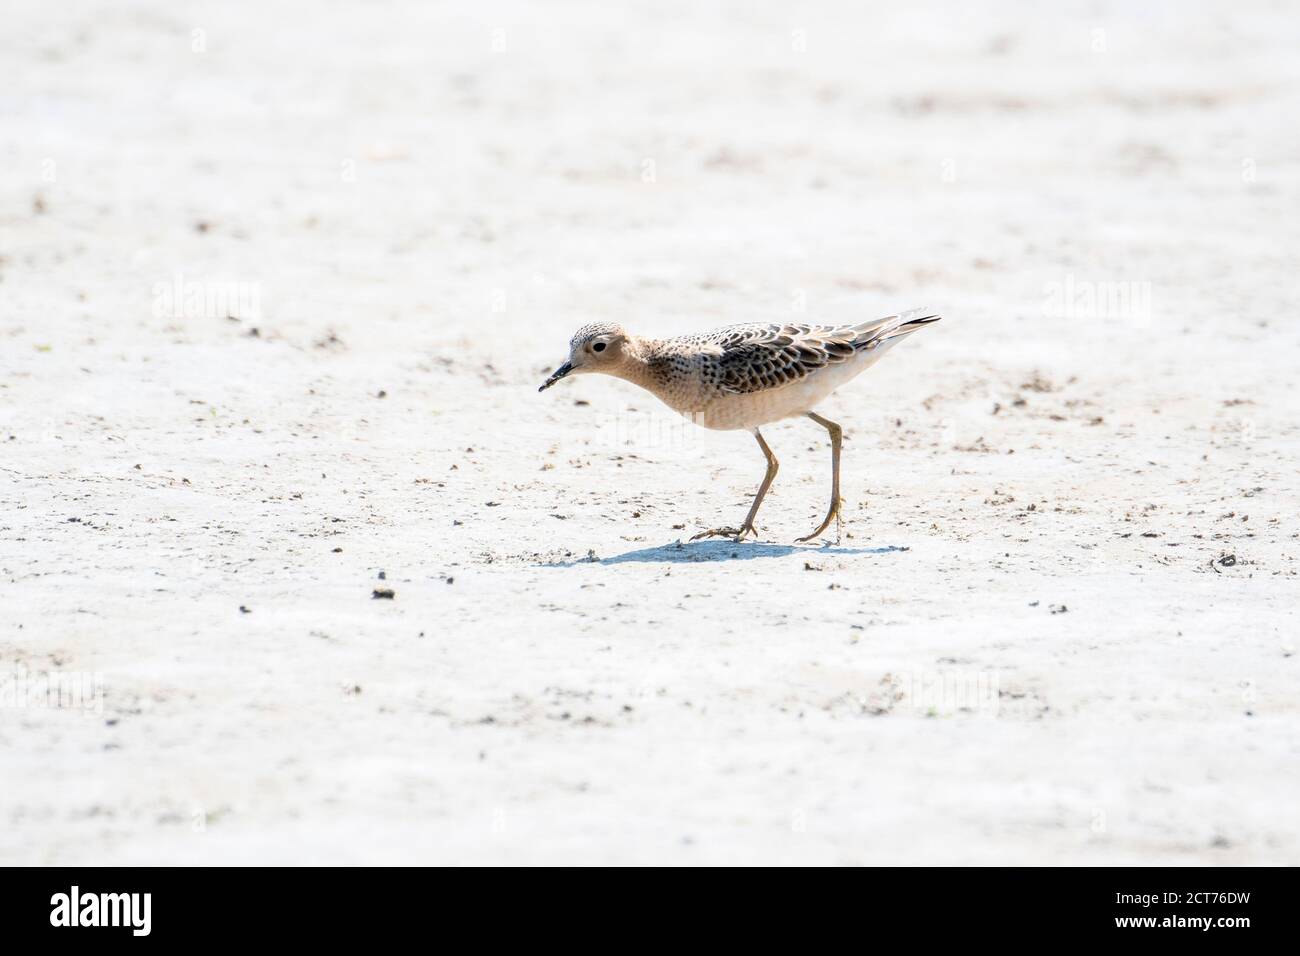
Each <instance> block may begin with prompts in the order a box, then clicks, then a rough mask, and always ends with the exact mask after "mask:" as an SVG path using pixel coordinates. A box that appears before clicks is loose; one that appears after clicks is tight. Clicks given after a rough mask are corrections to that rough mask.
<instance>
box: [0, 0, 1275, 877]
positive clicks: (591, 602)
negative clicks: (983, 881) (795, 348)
mask: <svg viewBox="0 0 1300 956" xmlns="http://www.w3.org/2000/svg"><path fill="white" fill-rule="evenodd" d="M1135 6H1138V5H1133V4H1126V3H1118V2H1116V3H1090V4H1069V5H1055V4H1053V5H1040V7H1041V9H1037V8H1034V7H1032V6H1031V5H1029V4H1007V5H1002V4H963V5H961V9H960V11H947V12H945V11H943V10H942V8H936V9H935V10H924V9H920V8H917V7H916V6H915V5H912V4H873V5H870V7H867V6H866V5H863V4H858V3H847V2H846V3H843V4H827V5H823V4H816V3H811V4H799V5H785V4H780V3H768V4H763V5H757V4H753V3H739V2H737V3H732V4H728V5H725V6H723V7H718V8H714V7H713V5H706V4H691V3H665V2H657V3H653V4H640V5H636V6H629V5H625V4H604V3H595V2H592V3H565V4H558V3H551V4H538V3H524V2H519V3H506V4H499V3H474V4H465V5H450V4H447V5H435V4H416V3H387V4H385V3H370V4H357V5H350V6H349V5H344V4H339V3H306V2H302V3H274V4H270V3H247V4H242V3H215V2H213V3H163V2H161V0H158V2H150V3H140V2H134V3H132V2H123V0H112V2H108V0H105V2H94V3H64V4H51V3H43V2H42V3H37V2H34V0H22V2H16V3H15V2H11V3H9V4H8V5H7V6H6V11H5V21H6V23H5V29H4V30H3V32H0V73H2V74H3V80H4V82H3V85H2V87H0V90H2V92H0V148H2V149H3V165H2V177H0V256H2V257H3V258H2V260H0V308H2V309H3V315H2V320H0V321H2V324H0V336H2V337H0V479H2V480H0V500H2V504H3V511H2V512H0V571H2V573H3V574H2V576H3V581H2V583H0V665H2V666H3V669H2V670H0V676H3V677H5V679H6V684H7V688H8V689H7V690H5V693H6V698H5V702H6V706H4V707H0V780H3V785H0V859H3V860H4V861H5V862H17V863H155V862H162V863H236V862H268V863H269V862H276V863H282V862H292V863H322V862H357V863H360V862H384V863H393V862H430V863H432V862H456V863H494V862H512V863H542V862H573V863H631V862H650V863H683V864H685V863H726V862H739V863H758V862H788V863H905V864H906V863H939V862H956V863H1041V864H1066V863H1093V864H1100V863H1121V864H1153V863H1175V864H1220V863H1223V864H1226V863H1270V864H1281V863H1296V862H1300V811H1298V810H1297V802H1296V793H1297V788H1298V787H1300V723H1298V722H1297V718H1298V716H1300V707H1298V701H1300V696H1298V694H1297V690H1298V684H1297V669H1298V668H1300V659H1298V658H1297V657H1296V656H1295V648H1296V645H1297V643H1298V641H1297V634H1296V624H1297V616H1296V608H1297V604H1298V601H1297V598H1298V596H1300V595H1298V593H1297V592H1298V588H1297V577H1296V574H1297V569H1298V567H1300V563H1298V560H1297V559H1298V558H1300V540H1297V502H1298V501H1300V481H1298V480H1297V478H1298V475H1297V471H1298V466H1297V451H1300V426H1298V425H1297V412H1298V411H1300V396H1298V395H1297V390H1296V365H1297V358H1298V356H1300V351H1298V346H1300V331H1298V329H1297V322H1296V315H1295V308H1296V293H1297V259H1296V253H1297V249H1298V248H1300V217H1297V215H1296V211H1297V208H1300V206H1298V203H1297V200H1298V199H1300V134H1298V133H1297V125H1296V117H1297V116H1300V93H1298V90H1300V56H1298V55H1297V50H1298V49H1300V19H1298V18H1297V17H1296V16H1295V15H1294V11H1293V9H1289V7H1288V5H1287V4H1284V3H1263V2H1243V3H1234V4H1209V3H1207V4H1204V5H1200V6H1198V5H1195V4H1189V3H1172V2H1171V3H1167V4H1142V5H1141V6H1142V7H1144V8H1145V12H1136V11H1134V10H1133V9H1132V8H1133V7H1135ZM704 7H709V8H710V9H709V10H708V11H707V12H706V11H705V10H704V9H702V8H704ZM196 29H197V30H201V31H203V32H202V33H198V34H196V33H194V32H193V31H195V30H196ZM196 47H197V48H198V49H197V50H196V49H195V48H196ZM178 277H179V280H178ZM177 281H180V282H181V283H194V284H196V286H195V287H196V289H197V290H198V292H199V293H201V294H202V296H206V298H203V299H202V301H200V300H199V299H195V300H193V301H185V302H182V303H180V304H179V306H176V307H173V304H172V303H170V302H169V301H168V297H167V294H166V292H165V290H166V289H167V288H169V287H170V286H171V285H172V284H173V283H175V282H177ZM227 283H247V284H249V285H248V287H247V289H246V291H249V290H251V293H252V294H250V295H246V296H244V297H243V298H242V299H241V300H239V301H235V302H234V303H233V304H231V303H229V302H226V301H224V300H223V299H222V294H223V291H224V290H225V289H226V288H227V287H226V285H225V284H227ZM1067 290H1068V291H1067ZM1110 292H1116V293H1117V294H1118V293H1121V292H1122V293H1125V294H1126V295H1127V296H1128V297H1127V298H1116V299H1114V300H1107V298H1106V296H1105V293H1110ZM1097 293H1102V294H1103V295H1102V297H1101V298H1100V299H1098V298H1093V296H1094V294H1097ZM914 306H916V307H930V308H933V309H935V310H936V311H941V312H942V313H943V314H944V315H945V316H946V320H945V321H944V322H943V323H941V324H939V325H937V326H935V327H934V328H933V329H927V330H926V331H925V332H924V333H922V334H919V335H917V336H915V337H914V338H913V339H911V340H910V341H909V342H907V343H906V344H905V345H904V346H903V347H901V348H899V349H897V350H896V351H895V352H893V353H892V354H891V355H890V356H889V357H888V358H887V359H886V360H885V361H884V362H883V363H882V364H881V365H879V366H878V367H877V368H876V369H874V370H873V371H872V372H871V373H869V374H868V375H866V376H864V377H863V378H861V379H859V380H858V381H856V382H854V383H852V384H851V385H850V386H848V387H846V388H845V389H843V390H842V391H841V392H840V393H839V395H837V396H836V397H835V398H833V399H832V400H831V401H830V402H829V403H827V405H826V406H824V409H823V411H824V412H825V414H827V415H828V416H830V417H832V418H835V419H838V420H840V421H842V422H843V423H844V425H845V427H846V430H847V444H846V461H845V473H844V480H845V489H844V490H845V496H846V499H847V508H846V515H847V519H848V520H847V525H846V531H847V534H846V536H845V538H844V539H843V541H842V543H841V546H840V547H827V548H825V549H822V548H817V547H792V546H791V545H790V544H789V542H790V541H791V540H792V539H793V538H794V537H795V536H797V535H799V534H803V533H806V532H807V531H809V530H811V528H812V527H813V526H814V524H815V523H816V520H817V518H818V517H819V515H820V513H821V511H822V509H823V508H824V507H825V499H826V497H827V494H828V477H829V475H828V471H829V467H828V466H829V452H828V449H827V444H826V441H825V437H824V433H822V432H821V431H820V430H818V429H817V428H816V427H815V426H814V425H812V424H811V423H809V422H790V423H785V424H781V425H778V426H774V427H772V428H770V429H769V430H768V437H769V440H770V441H771V443H772V445H773V446H774V448H775V450H776V452H777V454H778V455H779V456H780V458H781V460H782V471H781V474H780V477H779V479H778V481H777V484H776V486H775V490H774V491H773V493H772V495H771V497H770V498H769V499H768V502H767V505H766V508H765V511H764V512H763V514H762V516H761V519H760V524H761V525H762V530H763V532H764V542H763V543H760V544H746V545H743V546H735V545H732V544H730V543H728V542H711V543H704V544H689V543H686V544H684V545H681V546H680V547H679V546H678V545H677V543H676V542H678V540H679V539H683V540H684V539H686V538H689V536H690V534H691V533H693V532H694V531H697V530H700V529H701V528H704V527H708V526H710V525H712V524H716V523H719V522H726V523H734V522H735V521H737V520H739V518H740V517H741V516H742V515H743V512H744V509H745V507H746V503H747V500H748V496H749V495H750V494H751V493H752V491H753V488H754V486H755V485H756V484H757V482H758V479H759V477H760V476H761V472H762V461H761V458H760V456H759V454H758V451H757V449H756V448H755V447H754V444H753V441H752V439H751V438H749V437H748V436H747V435H745V434H744V433H708V432H702V431H694V430H692V429H690V428H689V427H688V426H685V425H682V424H680V423H679V422H677V421H675V420H674V419H673V418H672V417H671V416H670V415H669V414H668V413H667V412H666V411H663V410H661V409H660V408H659V407H658V406H657V404H656V402H655V401H654V400H653V399H652V398H650V397H649V396H648V395H646V394H644V393H639V392H637V391H636V390H634V389H633V388H632V387H631V386H628V385H626V384H624V383H620V382H615V381H612V380H598V379H593V378H587V379H584V380H581V381H575V382H572V383H569V384H567V385H566V386H564V387H562V388H557V389H554V390H552V391H550V392H547V393H546V394H544V395H537V394H536V392H535V389H536V386H537V384H538V383H539V382H540V381H541V379H542V377H543V376H544V374H545V373H546V372H547V371H548V370H549V369H550V368H552V367H553V366H554V365H555V364H557V363H558V362H559V361H561V360H562V359H563V358H564V357H565V350H566V343H567V341H568V337H569V335H570V334H571V332H572V331H573V329H574V328H576V327H577V326H578V325H581V324H583V323H585V322H589V321H596V320H606V319H619V320H622V321H624V322H625V323H627V324H628V325H630V326H632V327H634V328H636V329H639V330H642V331H645V332H649V333H656V334H669V333H675V332H679V331H686V330H692V329H698V328H707V327H710V326H715V325H721V324H726V323H729V322H736V321H748V320H760V319H761V320H771V321H789V320H802V321H817V320H834V321H848V320H861V319H867V318H873V317H876V316H879V315H885V314H889V313H890V312H893V311H897V310H898V309H901V308H910V307H914ZM231 312H233V313H234V316H233V318H227V314H228V313H231ZM254 330H256V333H254ZM381 392H382V393H384V397H380V393H381ZM1230 555H1231V556H1235V563H1233V561H1232V559H1230V558H1228V556H1230ZM381 570H382V571H384V572H385V573H386V578H387V580H386V582H380V581H379V580H378V575H379V573H380V571H381ZM384 585H387V586H391V587H392V588H393V589H394V590H395V592H396V597H395V599H393V600H391V601H386V600H375V599H372V597H371V594H372V589H373V588H375V587H379V586H384ZM241 606H243V607H245V608H247V609H248V613H241V611H240V608H241ZM1062 607H1064V608H1065V610H1064V611H1061V610H1060V609H1061V608H1062ZM50 675H54V678H53V679H55V680H61V681H63V685H62V686H64V687H65V689H66V686H67V684H68V682H70V681H75V680H77V679H81V678H84V679H85V680H86V681H87V682H88V684H87V686H88V687H90V688H92V689H93V688H95V687H98V688H100V689H101V690H102V693H101V694H100V695H99V696H95V695H93V694H92V695H91V696H90V698H88V699H87V700H85V701H83V703H84V704H87V705H89V706H84V707H81V708H78V707H75V706H62V707H53V706H44V704H46V703H47V699H44V698H41V696H40V694H39V693H37V692H36V691H35V690H34V689H33V688H39V687H41V686H43V684H42V682H44V681H48V680H50V679H51V677H50ZM59 675H62V676H61V677H60V676H59ZM24 681H25V682H26V683H25V684H24V683H23V682H24ZM95 681H98V682H99V683H98V684H96V683H95ZM23 687H26V691H25V692H21V693H20V691H21V690H22V688H23ZM0 690H4V688H0ZM65 703H66V701H65Z"/></svg>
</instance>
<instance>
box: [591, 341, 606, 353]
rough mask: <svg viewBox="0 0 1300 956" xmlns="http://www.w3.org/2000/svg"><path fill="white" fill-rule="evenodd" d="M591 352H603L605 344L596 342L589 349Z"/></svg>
mask: <svg viewBox="0 0 1300 956" xmlns="http://www.w3.org/2000/svg"><path fill="white" fill-rule="evenodd" d="M591 350H592V351H593V352H603V351H605V343H604V342H597V343H596V344H595V345H593V346H592V347H591Z"/></svg>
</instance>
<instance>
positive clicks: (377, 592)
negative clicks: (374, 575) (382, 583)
mask: <svg viewBox="0 0 1300 956" xmlns="http://www.w3.org/2000/svg"><path fill="white" fill-rule="evenodd" d="M396 593H397V592H396V591H394V590H393V589H392V588H375V589H374V590H373V591H372V592H370V596H371V597H372V598H376V599H378V598H384V599H386V600H389V601H391V600H392V599H393V597H394V596H395V595H396Z"/></svg>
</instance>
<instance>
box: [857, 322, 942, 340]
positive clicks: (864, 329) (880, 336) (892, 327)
mask: <svg viewBox="0 0 1300 956" xmlns="http://www.w3.org/2000/svg"><path fill="white" fill-rule="evenodd" d="M940 318H941V316H938V315H923V316H921V317H919V318H911V319H905V318H903V317H902V316H899V315H892V316H890V317H889V318H887V319H880V320H877V321H875V322H867V323H865V324H863V325H861V326H858V330H859V335H860V336H861V337H860V338H859V340H858V341H859V342H861V343H862V344H864V345H866V346H867V347H869V348H874V347H875V346H877V345H880V344H881V343H882V342H888V341H889V340H890V339H901V338H902V337H903V336H905V335H911V334H912V333H913V332H915V331H916V330H917V329H919V328H922V327H923V326H927V325H929V324H930V323H931V322H938V321H939V319H940ZM863 339H866V341H865V342H862V340H863Z"/></svg>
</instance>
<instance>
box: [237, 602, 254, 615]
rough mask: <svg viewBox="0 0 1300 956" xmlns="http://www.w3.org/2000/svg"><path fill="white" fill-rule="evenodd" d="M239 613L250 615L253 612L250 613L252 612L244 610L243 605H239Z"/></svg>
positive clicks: (248, 609)
mask: <svg viewBox="0 0 1300 956" xmlns="http://www.w3.org/2000/svg"><path fill="white" fill-rule="evenodd" d="M239 613H240V614H252V613H253V612H252V610H251V609H250V608H246V607H244V605H242V604H241V605H239Z"/></svg>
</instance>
